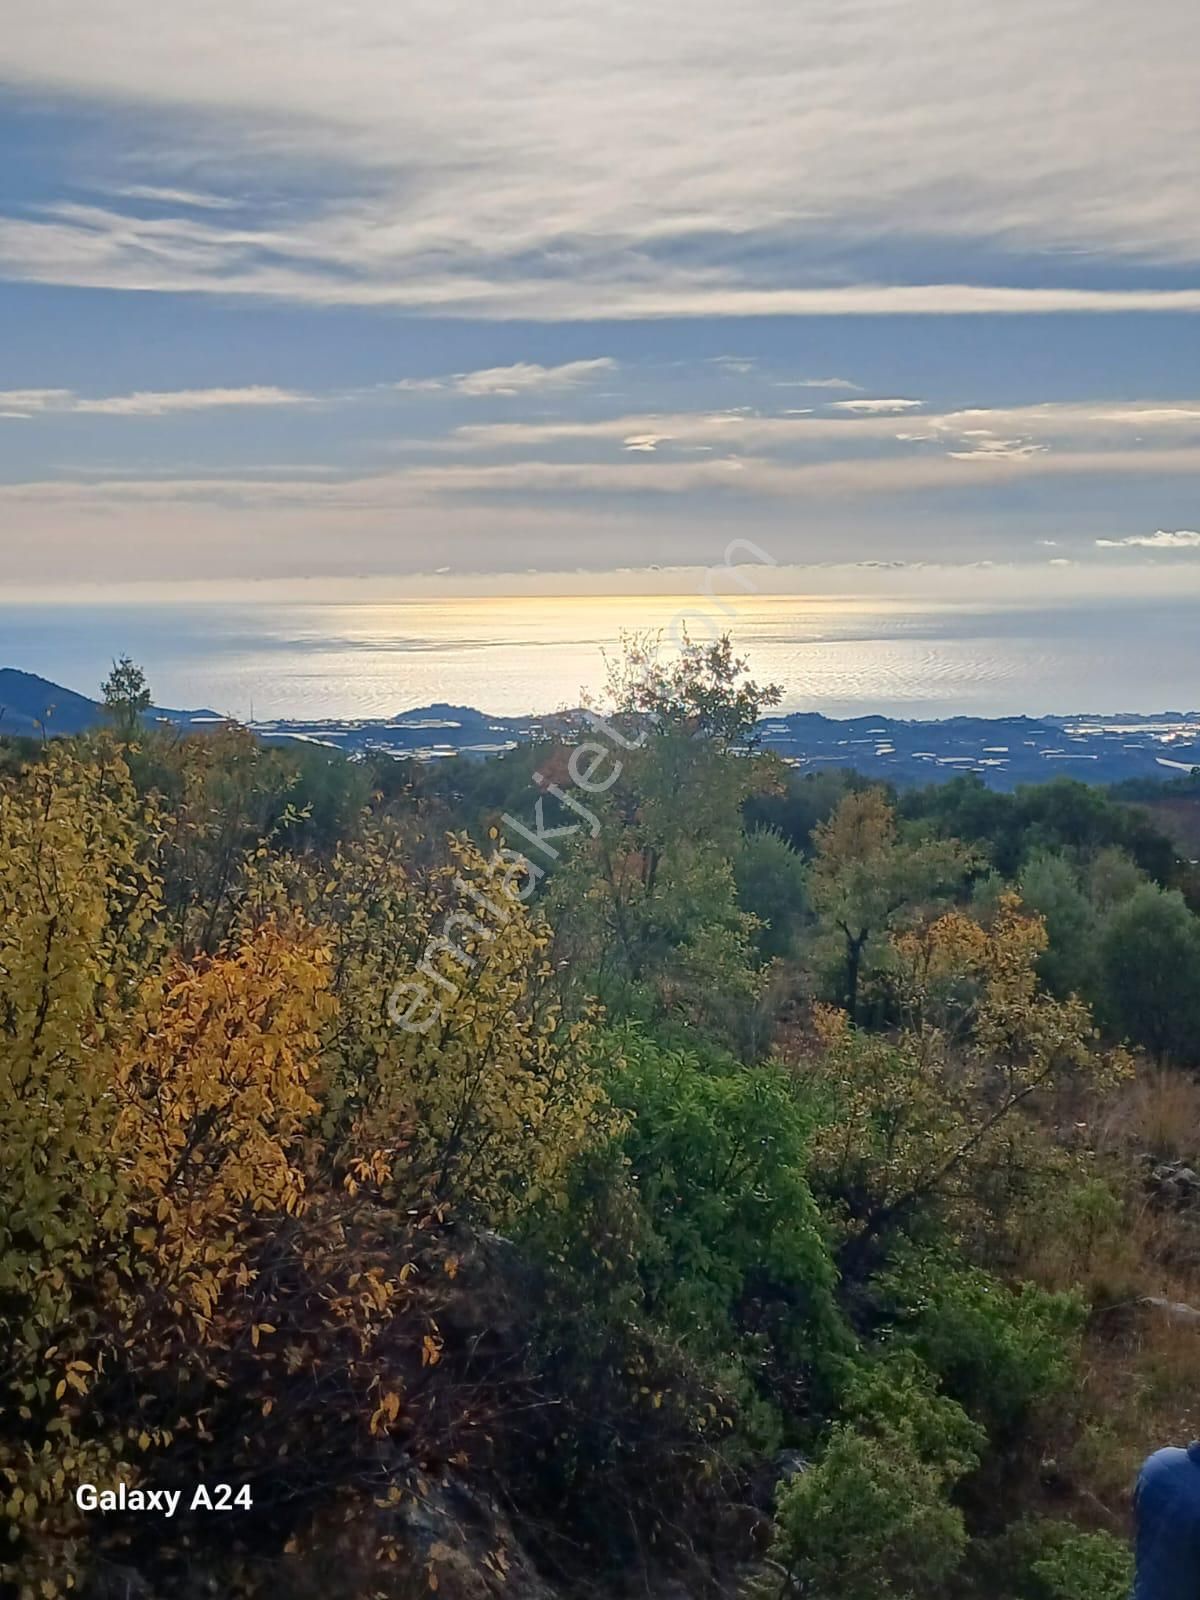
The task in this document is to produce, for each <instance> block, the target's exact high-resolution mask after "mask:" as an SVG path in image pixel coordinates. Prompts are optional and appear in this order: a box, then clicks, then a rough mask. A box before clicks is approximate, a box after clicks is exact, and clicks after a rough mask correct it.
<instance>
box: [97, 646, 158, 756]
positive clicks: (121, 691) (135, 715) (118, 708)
mask: <svg viewBox="0 0 1200 1600" xmlns="http://www.w3.org/2000/svg"><path fill="white" fill-rule="evenodd" d="M100 692H101V693H102V694H103V696H104V709H105V712H106V713H107V715H108V717H109V720H110V721H111V722H112V724H113V726H114V727H115V728H116V730H117V734H118V736H119V737H120V738H121V739H123V740H124V741H125V742H126V743H128V742H129V741H130V740H131V739H133V738H134V737H135V736H136V734H137V732H138V729H139V728H140V727H141V725H142V717H143V716H144V715H145V713H146V712H147V711H149V709H150V707H151V705H152V704H153V700H152V697H151V694H150V686H149V684H147V682H146V674H145V673H144V672H143V671H142V669H141V667H139V666H137V665H136V663H135V662H133V661H131V660H130V658H129V657H128V656H122V657H121V658H120V660H119V661H114V662H113V664H112V671H111V672H110V673H109V675H108V677H107V678H105V680H104V682H103V683H102V684H101V686H100Z"/></svg>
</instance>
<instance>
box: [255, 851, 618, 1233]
mask: <svg viewBox="0 0 1200 1600" xmlns="http://www.w3.org/2000/svg"><path fill="white" fill-rule="evenodd" d="M448 850H449V860H448V861H446V862H444V863H443V864H441V865H437V866H434V867H432V868H429V869H427V870H425V871H423V872H416V871H414V869H413V868H412V866H411V864H410V863H409V862H408V861H407V860H406V859H405V858H406V853H407V852H406V850H405V841H404V839H403V837H402V835H401V834H400V833H399V832H398V831H397V829H396V828H395V827H394V826H392V825H390V824H388V823H387V822H379V823H375V824H372V825H370V826H368V827H366V828H365V829H364V831H363V833H362V835H361V837H360V838H359V839H357V840H355V841H353V842H352V843H350V844H349V845H347V846H345V847H344V848H343V850H342V851H341V852H340V853H339V854H338V856H337V857H336V858H335V860H334V861H333V863H332V865H331V866H330V867H329V869H328V870H323V869H322V870H319V871H314V870H313V868H312V867H311V865H310V864H308V863H306V862H291V863H286V862H285V863H281V864H273V863H271V864H266V865H265V869H264V875H263V880H262V882H261V883H260V889H259V895H258V897H257V905H258V906H259V907H261V906H263V905H270V904H275V905H278V904H280V903H282V902H281V899H280V896H282V897H283V899H285V900H286V899H291V900H293V901H298V902H299V903H300V904H302V905H303V907H304V909H305V913H306V915H307V916H309V917H310V918H311V919H312V920H313V921H314V922H316V923H318V924H319V925H320V926H321V927H322V929H323V931H324V934H325V937H326V938H327V939H328V941H329V947H330V954H331V964H332V974H333V980H332V981H333V988H334V992H335V994H336V996H337V1001H338V1012H337V1017H336V1019H335V1020H334V1021H333V1022H332V1023H331V1024H330V1025H328V1026H327V1028H326V1030H325V1042H324V1069H323V1085H324V1090H323V1104H324V1111H323V1121H322V1130H323V1133H324V1135H325V1137H326V1140H327V1143H328V1147H329V1150H330V1153H331V1156H332V1157H333V1158H334V1159H335V1160H336V1161H338V1162H340V1163H341V1165H342V1167H343V1168H345V1167H347V1165H348V1164H349V1163H350V1162H352V1161H364V1160H365V1161H369V1162H370V1163H371V1169H372V1171H374V1172H375V1173H376V1174H378V1173H379V1172H381V1171H383V1170H385V1169H386V1170H387V1171H388V1172H389V1173H390V1174H391V1175H392V1176H393V1178H394V1180H395V1181H396V1183H398V1184H400V1185H401V1186H402V1187H404V1188H405V1189H406V1191H407V1192H408V1193H412V1194H421V1195H425V1196H429V1197H432V1198H435V1199H438V1200H443V1201H449V1202H452V1203H453V1204H455V1205H457V1206H460V1207H461V1208H463V1209H464V1210H465V1211H466V1212H467V1213H468V1214H473V1215H475V1216H481V1217H484V1218H487V1219H488V1220H490V1221H492V1222H500V1221H502V1220H504V1219H506V1218H508V1217H510V1216H511V1215H512V1214H513V1213H514V1212H515V1211H516V1210H519V1209H520V1208H522V1207H523V1206H527V1205H529V1204H531V1203H532V1202H533V1201H535V1200H537V1199H541V1198H545V1197H547V1196H552V1195H553V1194H554V1192H555V1191H556V1189H557V1188H558V1187H559V1186H560V1184H561V1182H562V1180H563V1178H564V1175H565V1172H566V1168H567V1165H568V1163H569V1162H570V1160H571V1159H572V1157H573V1156H574V1155H575V1154H576V1152H577V1151H578V1150H579V1149H580V1148H581V1147H582V1146H583V1144H584V1143H586V1142H587V1140H588V1139H589V1138H590V1137H591V1136H592V1135H593V1133H594V1132H595V1131H596V1129H597V1127H598V1126H599V1124H600V1123H602V1122H604V1121H605V1118H606V1116H607V1102H606V1101H605V1099H604V1096H603V1093H602V1090H601V1087H600V1083H599V1077H598V1072H597V1068H596V1064H595V1063H594V1061H593V1058H592V1028H591V1025H590V1022H589V1020H588V1018H587V1017H586V1016H585V1017H575V1018H570V1017H568V1016H566V1015H565V1014H564V1011H563V1006H562V1003H561V1001H560V998H559V994H558V990H557V986H556V985H555V983H554V981H553V980H554V970H553V967H552V965H551V962H550V961H549V959H548V954H547V952H548V950H549V945H550V930H549V928H548V926H547V925H546V924H545V923H544V922H543V921H542V920H541V919H540V918H539V917H538V916H537V915H536V914H535V913H534V912H532V911H530V910H529V909H528V907H527V906H526V905H525V904H524V902H523V901H522V899H521V898H520V895H519V892H518V890H519V888H520V887H521V877H520V873H519V871H518V869H517V868H516V866H515V865H514V864H513V863H512V862H511V861H510V860H507V859H505V858H504V857H502V856H500V855H499V854H498V855H497V856H496V857H494V858H493V859H492V861H491V862H488V861H485V859H484V858H483V857H482V855H481V854H480V853H479V851H478V850H477V849H476V848H475V847H474V846H473V845H472V844H470V843H469V842H468V841H467V840H465V839H463V838H458V837H455V838H452V839H451V840H450V841H449V845H448Z"/></svg>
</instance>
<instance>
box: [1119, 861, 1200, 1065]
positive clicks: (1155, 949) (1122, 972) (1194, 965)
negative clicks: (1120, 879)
mask: <svg viewBox="0 0 1200 1600" xmlns="http://www.w3.org/2000/svg"><path fill="white" fill-rule="evenodd" d="M1099 958H1100V967H1101V972H1102V975H1103V976H1102V989H1101V1008H1102V1012H1103V1014H1104V1017H1105V1020H1106V1021H1107V1022H1108V1023H1109V1025H1110V1026H1111V1027H1112V1028H1113V1030H1114V1031H1115V1032H1116V1033H1117V1034H1118V1035H1121V1036H1124V1037H1125V1038H1128V1039H1131V1040H1133V1041H1135V1042H1136V1043H1139V1044H1144V1045H1145V1046H1146V1047H1147V1048H1148V1049H1149V1050H1151V1051H1152V1052H1153V1053H1154V1054H1155V1055H1156V1056H1158V1057H1160V1058H1162V1057H1164V1056H1173V1057H1174V1058H1175V1059H1176V1060H1179V1061H1187V1062H1194V1061H1197V1060H1200V1044H1198V1039H1200V921H1198V920H1197V918H1196V917H1194V916H1193V915H1192V913H1191V912H1190V911H1189V910H1188V908H1187V906H1186V904H1185V903H1184V900H1183V896H1182V895H1181V894H1180V893H1179V892H1178V890H1170V891H1167V892H1164V891H1162V890H1160V889H1157V888H1155V887H1154V886H1153V885H1151V884H1145V885H1143V886H1142V887H1141V888H1140V889H1138V890H1137V892H1136V893H1135V894H1133V895H1132V896H1130V898H1129V899H1127V900H1125V901H1123V902H1122V903H1121V904H1119V905H1118V906H1117V907H1116V908H1115V909H1114V910H1113V912H1112V914H1111V915H1110V917H1109V918H1108V921H1107V923H1106V925H1105V928H1104V932H1103V935H1102V937H1101V940H1100V949H1099Z"/></svg>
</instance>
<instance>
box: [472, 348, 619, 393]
mask: <svg viewBox="0 0 1200 1600" xmlns="http://www.w3.org/2000/svg"><path fill="white" fill-rule="evenodd" d="M616 366H617V364H616V362H615V361H613V360H612V359H611V358H610V357H608V356H597V357H596V358H595V359H593V360H591V361H565V362H563V363H562V365H561V366H557V367H542V366H538V365H537V363H536V362H532V361H518V362H517V363H516V364H515V365H513V366H511V367H485V368H484V369H483V370H481V371H479V372H460V373H458V374H457V375H456V377H455V378H454V379H453V380H452V381H453V387H454V388H455V389H456V390H457V391H458V393H459V394H469V395H493V394H500V395H512V394H536V393H540V392H541V391H543V390H546V389H574V388H576V387H577V386H578V385H579V384H581V383H586V382H587V381H588V380H589V379H591V378H597V377H600V376H601V375H602V374H604V373H610V372H614V371H615V370H616Z"/></svg>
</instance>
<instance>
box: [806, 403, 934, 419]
mask: <svg viewBox="0 0 1200 1600" xmlns="http://www.w3.org/2000/svg"><path fill="white" fill-rule="evenodd" d="M924 404H925V402H924V401H923V400H835V401H833V403H832V404H831V406H830V408H829V409H830V410H831V411H849V412H850V413H851V415H853V416H857V417H893V416H897V415H899V414H900V413H901V412H904V411H918V410H919V409H920V408H921V406H923V405H924Z"/></svg>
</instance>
